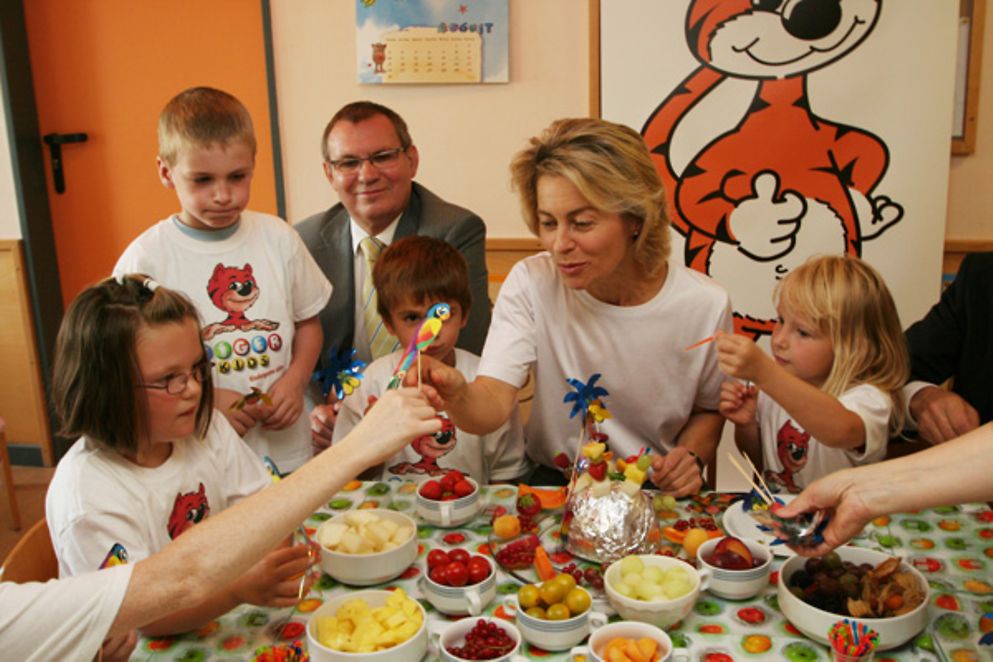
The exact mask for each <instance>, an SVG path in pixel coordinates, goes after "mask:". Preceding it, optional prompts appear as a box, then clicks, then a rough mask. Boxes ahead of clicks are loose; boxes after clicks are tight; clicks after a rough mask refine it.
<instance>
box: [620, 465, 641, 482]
mask: <svg viewBox="0 0 993 662" xmlns="http://www.w3.org/2000/svg"><path fill="white" fill-rule="evenodd" d="M624 476H625V478H627V479H628V480H630V481H631V482H633V483H638V484H639V485H641V484H642V483H644V482H645V472H644V471H642V470H641V469H639V468H638V465H637V464H629V465H628V466H627V468H626V469H625V470H624Z"/></svg>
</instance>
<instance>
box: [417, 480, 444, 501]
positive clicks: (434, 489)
mask: <svg viewBox="0 0 993 662" xmlns="http://www.w3.org/2000/svg"><path fill="white" fill-rule="evenodd" d="M421 496H422V497H424V498H425V499H431V500H432V501H438V500H439V499H441V484H440V483H439V482H438V481H436V480H429V481H425V483H424V484H423V485H421Z"/></svg>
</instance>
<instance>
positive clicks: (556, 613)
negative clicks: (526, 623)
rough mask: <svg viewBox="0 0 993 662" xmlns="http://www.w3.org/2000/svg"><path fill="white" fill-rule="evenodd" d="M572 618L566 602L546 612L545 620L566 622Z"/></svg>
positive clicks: (555, 605)
mask: <svg viewBox="0 0 993 662" xmlns="http://www.w3.org/2000/svg"><path fill="white" fill-rule="evenodd" d="M571 617H572V614H571V613H570V612H569V608H568V607H566V606H565V603H564V602H559V603H556V604H554V605H552V606H551V607H549V608H548V609H546V610H545V618H547V619H548V620H550V621H564V620H566V619H569V618H571Z"/></svg>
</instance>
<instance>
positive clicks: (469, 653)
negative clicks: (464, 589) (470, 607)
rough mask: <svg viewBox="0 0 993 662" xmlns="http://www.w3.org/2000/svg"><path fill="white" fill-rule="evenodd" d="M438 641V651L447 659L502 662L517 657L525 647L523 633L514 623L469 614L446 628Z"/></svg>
mask: <svg viewBox="0 0 993 662" xmlns="http://www.w3.org/2000/svg"><path fill="white" fill-rule="evenodd" d="M438 644H439V645H438V652H439V654H440V655H441V659H442V660H445V662H462V660H492V661H494V662H502V661H503V660H510V659H511V658H513V657H514V656H516V654H517V651H518V650H519V649H520V647H521V633H520V632H519V631H518V630H517V628H516V627H514V625H513V623H508V622H507V621H504V620H503V619H499V618H489V617H478V618H477V617H469V618H463V619H462V620H459V621H455V622H454V623H452V624H451V625H449V626H448V627H447V628H445V629H444V630H443V631H442V633H441V637H440V638H439V642H438Z"/></svg>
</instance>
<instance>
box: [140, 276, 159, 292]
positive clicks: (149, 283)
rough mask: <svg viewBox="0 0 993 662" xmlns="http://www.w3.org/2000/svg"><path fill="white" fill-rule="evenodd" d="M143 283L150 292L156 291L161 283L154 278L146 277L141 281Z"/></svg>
mask: <svg viewBox="0 0 993 662" xmlns="http://www.w3.org/2000/svg"><path fill="white" fill-rule="evenodd" d="M141 284H142V286H143V287H144V288H145V289H146V290H148V291H149V292H154V291H155V290H157V289H159V284H158V283H157V282H156V281H154V280H152V279H151V278H146V279H145V280H143V281H142V282H141Z"/></svg>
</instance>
